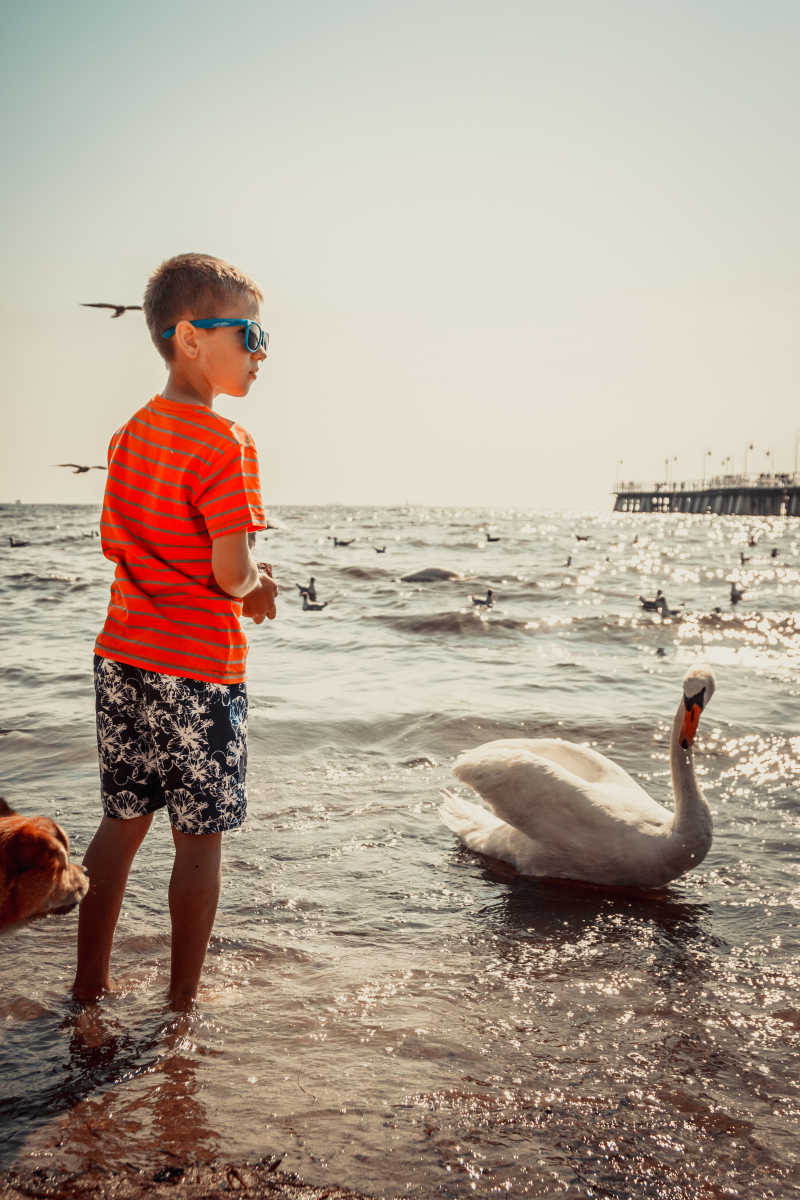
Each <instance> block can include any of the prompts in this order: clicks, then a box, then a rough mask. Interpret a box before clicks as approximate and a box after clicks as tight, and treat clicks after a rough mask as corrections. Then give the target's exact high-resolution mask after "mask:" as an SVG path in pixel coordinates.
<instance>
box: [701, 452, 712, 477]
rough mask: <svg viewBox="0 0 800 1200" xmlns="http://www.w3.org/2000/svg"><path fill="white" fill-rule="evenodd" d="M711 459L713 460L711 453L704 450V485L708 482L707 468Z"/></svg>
mask: <svg viewBox="0 0 800 1200" xmlns="http://www.w3.org/2000/svg"><path fill="white" fill-rule="evenodd" d="M710 458H711V451H710V450H704V451H703V483H705V481H706V466H707V464H708V460H709V459H710Z"/></svg>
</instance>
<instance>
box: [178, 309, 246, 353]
mask: <svg viewBox="0 0 800 1200" xmlns="http://www.w3.org/2000/svg"><path fill="white" fill-rule="evenodd" d="M189 324H190V325H194V327H195V329H217V328H218V327H219V326H220V325H241V327H242V332H243V333H244V346H245V350H247V352H248V354H255V353H256V352H257V351H258V350H260V349H261V347H262V346H263V347H264V353H265V354H268V353H269V334H268V333H267V331H266V329H264V328H263V326H261V325H259V323H258V321H248V320H246V319H245V318H244V317H201V318H200V320H199V321H190V322H189ZM174 332H175V326H174V325H170V327H169V329H165V330H164V332H163V333H162V335H161V336H162V338H171V337H172V335H173V333H174Z"/></svg>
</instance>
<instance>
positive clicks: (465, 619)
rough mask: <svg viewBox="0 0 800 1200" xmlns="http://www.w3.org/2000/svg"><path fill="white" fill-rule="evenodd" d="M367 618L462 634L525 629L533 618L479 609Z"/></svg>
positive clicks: (424, 631)
mask: <svg viewBox="0 0 800 1200" xmlns="http://www.w3.org/2000/svg"><path fill="white" fill-rule="evenodd" d="M365 620H367V621H378V622H380V623H381V624H382V625H387V626H388V627H389V628H390V629H396V630H397V631H398V632H399V633H415V634H421V635H423V636H425V635H428V634H442V633H445V634H458V635H466V636H478V637H485V636H486V635H487V634H488V635H491V634H497V633H524V632H525V631H526V630H527V628H528V626H529V624H530V622H529V621H526V620H521V619H519V618H515V617H497V616H490V615H488V614H479V613H477V612H476V611H474V610H472V611H469V610H466V609H465V610H464V611H463V612H444V613H426V614H420V615H412V614H409V615H407V616H396V615H393V616H388V615H383V614H374V615H372V616H368V617H365Z"/></svg>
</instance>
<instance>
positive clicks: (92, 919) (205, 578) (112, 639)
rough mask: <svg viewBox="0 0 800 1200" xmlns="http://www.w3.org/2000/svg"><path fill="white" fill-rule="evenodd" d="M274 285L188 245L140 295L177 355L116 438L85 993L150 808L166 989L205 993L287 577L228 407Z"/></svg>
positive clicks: (105, 950) (102, 956)
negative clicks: (260, 662)
mask: <svg viewBox="0 0 800 1200" xmlns="http://www.w3.org/2000/svg"><path fill="white" fill-rule="evenodd" d="M262 298H263V297H262V294H261V292H260V290H259V289H258V287H257V286H256V284H255V283H254V282H253V281H252V280H251V279H249V278H248V277H247V276H246V275H244V274H242V272H240V271H238V270H237V269H236V268H235V267H232V266H231V265H230V264H228V263H225V262H223V261H221V260H220V259H216V258H213V257H211V256H210V255H204V254H182V255H179V256H177V257H176V258H172V259H169V260H168V261H167V262H165V263H162V265H161V266H160V267H159V268H158V269H157V270H156V271H155V272H154V273H153V275H152V276H151V278H150V281H149V283H148V285H147V290H146V293H145V298H144V313H145V318H146V320H147V324H148V328H149V330H150V336H151V337H152V339H153V342H154V344H155V346H156V348H157V349H158V351H159V353H160V354H161V355H162V357H163V358H164V359H165V361H166V364H167V368H168V376H167V382H166V385H165V387H164V389H163V391H162V392H161V393H160V394H159V395H157V396H154V397H153V399H152V400H151V401H150V402H149V403H148V404H146V405H145V406H144V407H143V408H141V409H139V410H138V412H136V413H134V415H133V416H132V417H131V418H130V420H128V421H127V422H126V423H125V425H123V426H122V428H121V429H119V430H118V431H117V432H116V433H115V434H114V436H113V438H112V439H111V444H110V446H109V454H108V480H107V485H106V493H105V499H104V504H103V516H102V524H101V537H102V546H103V552H104V553H105V555H106V556H107V557H108V558H110V559H111V560H112V561H113V562H115V563H116V571H115V575H114V579H113V582H112V584H111V598H110V602H109V606H108V613H107V616H106V621H105V624H104V626H103V629H102V630H101V632H100V634H99V636H98V638H97V642H96V645H95V691H96V707H97V743H98V752H99V757H100V775H101V788H102V801H103V817H102V820H101V822H100V826H99V828H98V830H97V832H96V833H95V836H94V838H93V839H92V841H91V843H90V845H89V848H88V850H87V852H86V857H85V859H84V865H85V866H86V868H87V870H88V873H89V879H90V884H91V886H90V890H89V893H88V895H87V896H86V899H85V900H84V901H83V904H82V905H81V909H80V916H79V929H78V966H77V972H76V976H75V982H74V984H73V994H74V995H75V997H76V998H77V999H78V1000H81V1001H88V1000H92V999H96V998H97V997H98V996H100V995H101V994H102V993H103V992H104V991H107V990H108V989H109V988H110V986H111V981H110V976H109V969H110V959H111V946H112V941H113V937H114V930H115V928H116V924H117V919H118V917H119V912H120V908H121V906H122V899H123V895H124V892H125V885H126V882H127V877H128V871H129V869H130V866H131V863H132V861H133V858H134V855H135V854H136V851H137V850H138V848H139V846H140V845H141V842H142V840H143V838H144V836H145V834H146V833H147V830H148V828H149V826H150V823H151V821H152V818H153V813H154V812H155V811H156V810H157V809H159V808H163V807H166V808H167V811H168V813H169V818H170V823H171V826H172V836H173V840H174V843H175V860H174V865H173V870H172V876H171V879H170V884H169V909H170V916H171V921H172V954H171V974H170V985H169V1001H170V1003H171V1005H172V1006H173V1007H174V1008H177V1009H186V1008H188V1007H189V1006H191V1005H192V1004H193V1003H194V1001H195V998H196V994H197V987H198V982H199V979H200V974H201V971H202V967H203V962H204V960H205V955H206V950H207V947H208V942H209V938H210V936H211V930H212V927H213V924H214V917H215V914H216V909H217V902H218V899H219V892H220V886H221V843H222V833H223V831H225V830H229V829H235V828H237V827H238V826H240V825H241V824H242V821H243V820H244V816H245V808H246V802H247V800H246V791H245V772H246V764H247V691H246V685H245V662H246V655H247V639H246V638H245V636H244V633H243V631H242V629H241V626H240V617H241V616H246V617H249V618H251V619H252V620H253V621H255V622H256V623H257V624H260V623H261V622H262V621H263V620H264V619H265V618H267V617H268V618H270V619H272V618H274V616H275V596H276V595H277V590H278V589H277V587H276V585H275V583H274V581H273V579H272V577H271V573H270V572H269V570H268V569H259V566H258V564H257V563H256V561H255V559H254V557H253V555H252V552H251V548H250V544H249V540H248V539H250V542H252V540H253V538H254V534H255V531H256V530H258V529H263V528H265V524H266V522H265V520H264V511H263V507H262V503H261V494H260V482H259V471H258V458H257V455H256V449H255V445H254V443H253V439H252V438H251V437H250V435H249V434H248V433H247V432H246V431H245V430H244V429H242V428H241V427H240V426H239V425H237V424H235V423H234V422H233V421H230V420H228V419H226V418H224V417H222V416H220V415H219V414H218V413H216V412H215V411H214V400H215V398H216V397H217V396H218V395H220V394H222V393H225V394H226V395H228V396H237V397H238V396H246V395H247V393H248V392H249V390H250V388H251V386H252V384H253V382H254V381H255V379H256V376H257V374H258V370H259V367H260V366H261V364H262V362H263V361H264V359H265V358H266V357H267V348H268V335H267V334H266V333H265V332H264V330H263V329H262V327H261V324H260V313H259V304H260V301H261V300H262Z"/></svg>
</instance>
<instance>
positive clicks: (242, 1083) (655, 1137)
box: [0, 506, 800, 1200]
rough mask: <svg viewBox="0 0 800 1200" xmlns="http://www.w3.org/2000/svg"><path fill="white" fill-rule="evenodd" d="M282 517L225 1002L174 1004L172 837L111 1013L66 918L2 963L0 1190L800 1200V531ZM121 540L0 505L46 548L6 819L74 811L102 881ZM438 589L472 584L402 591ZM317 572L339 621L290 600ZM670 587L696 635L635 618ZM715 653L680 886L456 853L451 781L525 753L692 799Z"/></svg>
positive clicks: (34, 932) (234, 841) (21, 557)
mask: <svg viewBox="0 0 800 1200" xmlns="http://www.w3.org/2000/svg"><path fill="white" fill-rule="evenodd" d="M272 515H273V519H274V520H275V521H276V522H277V523H278V524H279V526H280V527H279V528H278V529H275V530H272V531H270V532H269V534H268V536H267V537H266V538H265V537H263V536H260V537H259V542H258V553H259V557H262V558H268V559H270V561H272V562H273V564H274V568H275V574H276V577H277V578H278V581H279V583H280V584H281V586H282V589H283V591H282V595H281V597H280V609H279V619H278V620H277V621H276V622H274V623H272V624H268V625H264V626H261V627H258V628H255V627H252V634H251V653H250V666H249V674H250V684H249V690H250V701H251V710H250V766H249V794H250V809H249V817H248V822H247V825H246V826H245V828H244V829H243V830H241V831H238V832H237V833H235V834H231V835H227V836H226V843H225V868H224V869H225V880H224V891H223V897H222V901H221V905H220V911H219V915H218V918H217V924H216V932H215V936H214V939H213V941H212V945H211V949H210V952H209V958H208V962H207V969H206V974H205V979H204V985H203V989H202V992H201V1003H200V1006H199V1010H198V1012H197V1013H196V1014H195V1015H193V1016H191V1017H189V1018H186V1017H184V1018H177V1017H175V1016H173V1015H171V1014H170V1013H169V1012H168V1011H167V1010H166V1008H165V1005H164V993H165V985H166V972H167V955H168V922H167V919H166V901H165V894H166V882H167V878H168V874H169V869H170V853H169V849H170V844H171V839H170V838H169V834H168V828H167V823H166V820H165V819H164V818H163V817H159V818H157V820H156V822H155V823H154V826H153V829H152V831H151V832H150V834H149V835H148V838H147V840H146V841H145V844H144V846H143V848H142V850H141V851H140V854H139V857H138V859H137V861H136V863H135V865H134V870H133V873H132V876H131V879H130V882H129V888H128V893H127V896H126V902H125V905H124V908H123V913H122V917H121V920H120V925H119V930H118V938H117V942H116V949H115V963H114V965H115V972H116V976H117V978H118V980H119V983H120V988H121V990H120V991H119V993H118V994H117V995H115V996H114V997H112V998H109V999H108V1000H106V1001H105V1002H104V1003H103V1004H102V1005H100V1006H99V1007H97V1008H95V1009H88V1010H86V1011H84V1012H83V1013H82V1014H79V1013H76V1012H75V1011H74V1010H72V1009H71V1008H70V1006H69V1005H68V1003H67V1001H66V998H65V997H66V993H67V990H68V986H69V983H70V979H71V972H72V968H73V962H74V937H75V928H76V916H75V914H74V913H73V914H70V915H68V916H61V917H54V918H50V919H48V920H45V921H41V922H38V923H35V924H33V925H30V926H27V927H25V928H23V929H21V930H19V931H17V932H14V933H12V934H10V935H7V936H6V937H4V939H3V941H2V943H1V944H0V950H1V952H2V958H0V1020H2V1025H3V1033H2V1035H0V1036H2V1039H3V1040H2V1047H0V1071H1V1072H2V1084H1V1085H0V1087H1V1088H2V1090H0V1165H2V1166H8V1165H10V1164H11V1163H18V1164H22V1165H27V1166H31V1165H34V1166H35V1165H41V1166H64V1167H67V1168H69V1169H75V1170H77V1169H81V1168H82V1167H86V1166H87V1164H90V1163H94V1164H99V1165H100V1166H101V1167H102V1166H106V1167H109V1168H116V1167H119V1166H120V1165H121V1164H123V1163H126V1162H127V1163H132V1164H134V1165H146V1166H152V1165H153V1164H154V1163H155V1164H156V1165H164V1164H166V1165H168V1164H169V1163H172V1162H175V1161H185V1160H186V1159H187V1158H191V1159H198V1158H199V1159H203V1158H208V1159H211V1158H213V1157H214V1156H216V1155H225V1156H227V1157H228V1158H230V1159H235V1158H237V1157H239V1158H246V1157H249V1156H256V1155H263V1154H270V1153H275V1154H283V1155H284V1158H283V1162H282V1167H284V1168H286V1169H291V1170H296V1171H298V1172H299V1173H300V1174H301V1175H303V1176H304V1177H305V1178H306V1179H308V1180H309V1181H312V1182H314V1181H318V1182H326V1181H327V1182H333V1181H335V1182H337V1183H340V1184H347V1185H349V1186H351V1187H355V1188H361V1189H363V1190H365V1191H371V1192H374V1193H376V1194H383V1195H393V1194H401V1193H405V1194H408V1195H411V1196H434V1195H436V1196H443V1197H448V1196H452V1197H461V1196H467V1195H478V1196H489V1195H495V1194H512V1195H514V1194H517V1195H529V1196H540V1197H544V1196H556V1195H558V1196H574V1197H579V1196H580V1197H583V1196H613V1197H631V1198H634V1197H636V1198H638V1197H642V1196H648V1197H649V1196H654V1197H665V1198H670V1200H671V1198H673V1197H687V1198H688V1197H697V1196H747V1197H761V1196H764V1197H767V1196H776V1197H783V1196H795V1195H800V1162H799V1160H800V1139H799V1138H798V1136H797V1134H798V1117H800V1085H798V1079H800V1054H799V1053H798V1051H799V1050H800V1004H799V1003H798V999H797V996H798V985H799V984H800V968H798V962H797V950H798V942H799V940H800V939H798V931H797V914H798V908H799V907H800V865H798V864H799V856H798V849H799V848H800V789H799V788H798V782H799V781H800V717H799V714H800V708H799V707H798V693H799V692H800V683H798V678H799V676H798V667H799V666H800V622H798V619H797V616H796V609H797V599H798V594H800V524H798V522H796V521H786V520H784V521H783V522H780V521H778V520H759V519H757V518H717V517H710V518H705V517H689V516H679V515H672V516H660V515H653V516H649V515H648V516H642V515H636V516H634V515H630V516H629V515H612V514H610V513H609V514H604V515H591V514H579V515H575V514H572V515H563V514H561V515H559V514H552V513H551V514H534V513H523V512H516V511H501V510H496V511H491V512H489V511H485V512H484V511H477V510H428V509H410V508H403V509H370V508H362V509H323V508H316V509H281V510H277V511H276V512H274V513H273V514H272ZM96 520H97V511H96V510H95V509H93V508H88V507H77V506H76V507H74V508H66V507H50V508H48V507H42V506H39V507H37V506H6V507H5V508H2V509H0V534H2V535H3V537H4V538H6V540H7V535H10V534H13V535H15V536H17V537H19V538H22V539H24V540H28V542H29V545H28V546H24V547H21V548H17V549H12V548H11V547H7V546H6V545H3V546H2V547H0V596H1V597H2V608H0V635H2V644H3V654H2V663H3V667H2V683H3V688H2V699H1V700H0V749H1V750H2V759H1V760H0V794H4V795H5V796H6V797H7V798H8V799H9V800H10V801H11V803H12V804H14V806H15V807H17V808H18V809H20V810H21V811H25V812H31V813H33V812H40V813H45V814H47V815H50V816H53V817H55V818H56V819H57V820H59V821H60V822H61V823H62V824H63V825H64V826H65V828H66V829H67V831H68V832H69V834H70V837H71V839H72V844H73V849H74V853H75V856H76V857H80V856H81V855H82V853H83V851H84V850H85V847H86V845H87V843H88V840H89V839H90V837H91V835H92V833H93V831H94V828H95V826H96V823H97V819H98V785H97V766H96V753H95V747H94V726H93V697H92V691H91V653H92V645H93V639H94V635H95V634H96V632H97V630H98V628H99V626H100V624H101V622H102V617H103V613H104V609H105V603H106V591H107V585H108V578H109V574H110V570H111V568H110V565H109V564H107V563H105V561H104V560H103V559H102V557H101V555H100V553H99V549H98V542H97V539H96V538H95V537H93V536H92V529H93V527H94V525H95V523H96ZM486 530H490V531H491V532H492V534H493V535H496V536H499V537H500V541H499V542H492V543H488V542H487V540H486V537H485V532H486ZM576 533H580V534H582V535H588V538H589V540H588V541H586V542H578V541H577V540H576V536H575V535H576ZM333 534H336V535H337V536H338V537H340V538H351V537H352V538H354V539H355V540H354V542H353V545H351V546H349V547H346V548H345V547H341V548H335V547H334V546H333V543H332V541H331V540H330V537H331V535H333ZM751 536H755V537H756V539H757V541H756V545H755V546H752V547H751V546H749V545H748V541H749V539H750V537H751ZM384 544H385V545H386V547H387V548H386V551H385V553H383V554H376V552H375V549H374V547H375V546H376V545H377V546H382V545H384ZM773 547H775V548H777V550H778V555H777V557H775V558H773V557H772V555H771V550H772V548H773ZM741 553H744V554H745V555H746V556H749V561H748V562H746V563H744V564H742V563H741V562H740V554H741ZM568 555H572V562H571V565H570V566H566V565H565V563H566V559H567V556H568ZM429 567H437V568H443V569H448V570H451V571H455V572H458V573H459V574H460V575H461V576H462V577H463V578H462V579H455V580H445V581H440V582H432V583H420V582H403V581H402V576H403V575H407V574H410V573H412V572H415V571H418V570H420V569H422V568H429ZM309 575H314V576H315V577H316V580H317V589H318V592H319V596H320V599H322V600H324V599H326V598H330V599H331V603H330V605H329V607H328V608H326V609H325V610H324V611H323V612H320V613H311V612H302V611H301V609H300V606H299V599H298V593H297V590H296V587H295V584H296V583H305V582H306V580H307V579H308V577H309ZM732 578H736V579H737V580H738V581H739V582H740V583H742V584H743V585H744V586H745V588H746V591H745V597H744V599H743V601H742V602H741V603H740V604H739V605H738V606H737V607H736V608H732V607H731V605H730V603H729V600H728V592H729V586H730V584H729V580H730V579H732ZM487 587H490V588H492V589H493V591H494V592H495V597H496V603H495V606H494V607H493V608H492V609H491V610H490V611H488V612H486V611H483V612H478V611H477V610H476V609H475V608H474V607H473V605H472V603H471V600H470V598H469V597H470V595H471V594H475V595H484V594H485V591H486V589H487ZM657 587H661V588H663V590H664V591H665V592H666V594H667V597H668V599H669V602H670V604H671V605H673V606H677V605H679V604H683V605H684V606H685V607H684V609H683V615H682V619H679V620H678V619H676V620H667V621H662V620H661V618H660V617H658V616H657V615H655V614H649V613H643V612H642V610H641V607H640V605H639V603H638V600H637V597H638V596H639V594H640V593H641V594H644V595H648V596H650V595H653V594H654V592H655V589H656V588H657ZM715 607H719V608H720V610H721V611H720V612H718V613H715V612H714V611H713V610H714V608H715ZM698 658H702V659H705V660H706V661H709V662H710V663H711V664H712V665H713V667H714V670H715V674H716V677H717V691H716V694H715V696H714V699H713V702H712V704H711V705H710V707H709V709H708V710H707V711H706V712H705V713H704V714H703V718H702V721H701V726H700V733H699V736H698V741H697V747H696V755H695V761H696V768H697V773H698V776H699V777H700V779H701V782H702V786H703V788H704V791H705V793H706V796H707V798H708V800H709V802H710V804H711V808H712V811H713V813H714V817H715V839H714V844H713V846H712V848H711V851H710V853H709V856H708V858H707V859H706V860H705V862H704V863H703V864H702V865H701V866H700V867H699V868H698V869H697V870H696V871H694V872H693V873H691V874H690V875H688V876H686V877H685V878H684V879H682V880H680V881H679V882H677V883H675V884H673V885H672V886H671V887H670V888H669V889H668V890H667V891H666V892H665V893H664V894H663V895H660V896H658V897H646V896H640V897H636V896H631V895H611V894H604V893H602V892H599V891H595V890H592V889H579V888H572V887H565V886H558V885H554V884H547V883H537V882H535V881H531V880H524V879H520V878H516V879H515V878H511V877H510V876H509V875H508V874H506V873H504V872H502V871H501V870H500V869H498V868H496V867H494V866H492V865H490V864H487V863H486V862H483V861H481V860H479V859H477V858H476V857H475V856H474V855H472V854H470V853H469V852H467V851H465V850H463V849H461V848H459V847H458V845H457V844H456V842H455V839H454V838H453V836H452V835H451V834H450V832H449V831H448V830H447V829H446V828H444V826H442V825H441V823H440V821H439V818H438V815H437V808H438V804H439V792H440V789H441V788H442V787H445V786H451V785H452V783H453V780H452V776H451V775H450V764H451V763H452V760H453V757H454V756H455V755H456V754H457V753H458V752H459V751H461V750H463V749H466V748H468V747H470V746H474V745H476V744H478V743H480V742H482V741H488V740H490V739H492V738H496V737H504V736H520V735H523V736H534V737H535V736H544V735H548V734H553V733H555V734H557V735H558V736H562V737H567V738H571V739H574V740H576V741H586V742H589V743H590V744H591V745H594V746H596V747H597V748H598V749H601V750H602V751H603V752H605V753H609V754H610V755H611V756H613V757H614V758H615V759H616V760H617V761H618V762H620V763H621V764H622V765H623V766H624V767H626V768H627V769H628V770H629V771H631V772H632V773H633V774H634V775H635V776H636V777H637V778H638V779H640V781H641V782H642V783H643V784H644V785H645V786H646V787H648V788H649V789H650V790H651V792H652V794H653V795H654V796H655V797H656V798H657V799H659V800H661V801H662V802H666V803H669V800H670V786H669V764H668V744H667V738H668V729H669V723H670V720H671V716H672V713H673V712H674V709H675V706H676V704H677V701H678V699H679V697H680V683H681V679H682V676H683V674H684V672H685V670H686V668H687V667H688V666H689V665H690V664H691V663H692V662H693V661H695V660H696V659H698ZM457 786H458V788H459V790H463V791H465V793H466V789H462V788H461V785H457Z"/></svg>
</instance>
